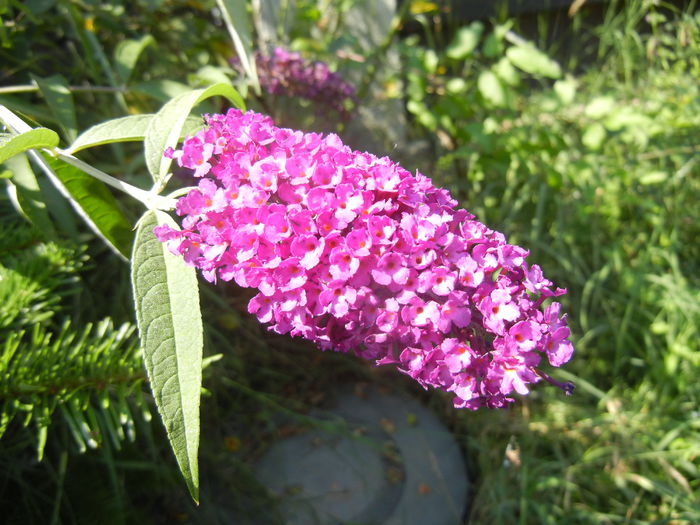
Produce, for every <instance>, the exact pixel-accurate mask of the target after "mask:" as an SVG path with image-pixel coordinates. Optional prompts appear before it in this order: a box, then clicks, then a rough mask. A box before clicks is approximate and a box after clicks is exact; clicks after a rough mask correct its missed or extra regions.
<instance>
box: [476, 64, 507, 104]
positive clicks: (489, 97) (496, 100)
mask: <svg viewBox="0 0 700 525" xmlns="http://www.w3.org/2000/svg"><path fill="white" fill-rule="evenodd" d="M478 86H479V93H481V96H482V97H484V100H486V101H487V102H489V103H490V104H491V105H492V106H496V107H503V106H505V105H506V104H507V102H508V94H507V93H506V90H505V88H504V87H503V84H502V83H501V81H500V80H499V79H498V77H497V76H496V74H495V73H494V72H493V71H491V70H489V69H486V70H484V71H482V72H481V74H479V80H478Z"/></svg>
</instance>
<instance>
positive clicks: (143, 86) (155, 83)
mask: <svg viewBox="0 0 700 525" xmlns="http://www.w3.org/2000/svg"><path fill="white" fill-rule="evenodd" d="M190 89H192V88H190V86H188V85H187V84H183V83H182V82H177V81H175V80H148V81H146V82H139V83H138V84H132V85H130V86H129V91H130V92H135V93H142V94H144V95H147V96H149V97H152V98H154V99H156V100H158V101H159V102H163V103H166V102H168V101H169V100H170V99H171V98H175V97H177V96H178V95H182V94H183V93H185V92H188V91H190Z"/></svg>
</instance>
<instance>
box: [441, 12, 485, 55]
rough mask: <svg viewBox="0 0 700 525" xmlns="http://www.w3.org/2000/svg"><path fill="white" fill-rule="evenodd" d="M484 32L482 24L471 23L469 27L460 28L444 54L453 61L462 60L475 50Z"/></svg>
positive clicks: (477, 22)
mask: <svg viewBox="0 0 700 525" xmlns="http://www.w3.org/2000/svg"><path fill="white" fill-rule="evenodd" d="M483 32H484V24H482V23H481V22H479V21H478V20H477V21H476V22H472V23H471V24H470V25H469V26H467V27H463V28H461V29H460V30H459V31H457V34H456V35H455V37H454V39H453V40H452V42H450V45H449V46H447V49H446V51H445V54H446V55H447V56H448V57H450V58H453V59H455V60H464V59H465V58H467V57H468V56H469V55H471V53H472V52H473V51H474V49H476V46H478V45H479V40H480V39H481V34H482V33H483Z"/></svg>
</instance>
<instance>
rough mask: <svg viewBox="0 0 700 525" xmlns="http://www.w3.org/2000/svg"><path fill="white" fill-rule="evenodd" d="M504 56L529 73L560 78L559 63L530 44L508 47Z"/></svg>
mask: <svg viewBox="0 0 700 525" xmlns="http://www.w3.org/2000/svg"><path fill="white" fill-rule="evenodd" d="M506 56H507V57H508V60H510V61H511V63H512V64H513V65H514V66H515V67H517V68H519V69H522V70H523V71H525V72H526V73H530V74H531V75H538V76H543V77H549V78H560V77H561V68H560V67H559V64H558V63H556V62H555V61H554V60H552V59H551V58H549V57H548V56H547V55H546V54H544V53H543V52H542V51H540V50H539V49H537V48H536V47H535V46H533V45H532V44H529V43H528V44H522V45H517V46H514V47H510V48H508V50H507V51H506Z"/></svg>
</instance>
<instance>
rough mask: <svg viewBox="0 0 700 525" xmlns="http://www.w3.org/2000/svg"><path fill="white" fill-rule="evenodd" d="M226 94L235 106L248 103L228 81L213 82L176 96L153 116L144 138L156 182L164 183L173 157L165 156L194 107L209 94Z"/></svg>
mask: <svg viewBox="0 0 700 525" xmlns="http://www.w3.org/2000/svg"><path fill="white" fill-rule="evenodd" d="M217 95H220V96H222V97H226V98H227V99H229V100H230V101H231V103H232V104H234V105H235V106H236V107H239V108H244V107H245V104H244V103H243V99H242V98H241V96H240V95H239V94H238V92H237V91H236V90H235V89H233V87H231V86H230V85H229V84H223V83H221V84H214V85H213V86H209V87H208V88H202V89H195V90H193V91H189V92H187V93H183V94H182V95H180V96H178V97H175V98H174V99H172V100H171V101H170V102H168V103H167V104H165V105H164V106H163V107H162V108H161V109H160V111H159V112H158V113H156V115H155V117H153V119H152V120H151V122H150V124H149V126H148V129H147V130H146V138H145V139H144V152H145V156H146V166H148V171H149V172H150V173H151V176H152V177H153V180H154V181H155V182H156V183H157V184H162V183H163V181H164V180H165V176H166V174H167V173H168V169H169V168H170V162H171V160H170V159H168V158H166V157H164V156H163V152H164V151H165V149H166V148H168V147H171V148H172V147H175V146H176V145H177V142H178V139H179V138H180V136H181V134H182V128H183V126H184V124H185V121H186V120H187V116H188V115H189V114H190V111H192V108H193V107H194V106H196V105H197V104H199V103H200V102H202V101H203V100H206V99H208V98H210V97H215V96H217Z"/></svg>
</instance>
